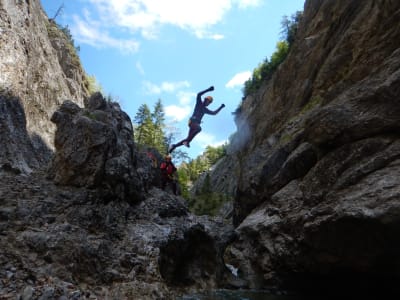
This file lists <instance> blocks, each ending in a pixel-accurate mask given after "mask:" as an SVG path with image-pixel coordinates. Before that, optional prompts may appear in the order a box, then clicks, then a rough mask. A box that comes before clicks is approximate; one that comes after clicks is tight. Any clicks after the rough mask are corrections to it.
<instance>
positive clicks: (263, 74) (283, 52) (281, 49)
mask: <svg viewBox="0 0 400 300" xmlns="http://www.w3.org/2000/svg"><path fill="white" fill-rule="evenodd" d="M301 15H302V13H301V12H297V13H296V14H295V15H294V16H292V18H291V19H289V18H288V17H286V16H285V17H284V19H283V21H282V27H283V29H282V32H281V33H282V34H283V35H284V36H285V38H284V40H282V41H279V42H278V43H277V44H276V50H275V52H274V53H273V54H272V55H271V57H270V59H269V60H268V58H265V59H264V61H263V62H261V63H260V64H259V65H258V66H257V67H256V68H255V69H254V70H253V74H252V76H251V78H250V79H249V80H247V81H246V82H245V83H244V87H243V98H246V97H247V96H248V95H250V94H253V93H255V92H256V91H257V90H258V89H259V88H260V87H261V84H262V83H263V82H265V81H267V80H269V79H270V78H271V77H272V75H273V74H274V72H275V70H276V69H277V68H278V67H279V65H280V64H281V63H282V62H283V61H284V60H285V58H286V56H287V55H288V53H289V50H290V47H291V46H292V44H293V42H294V40H295V36H296V32H297V27H298V22H299V20H300V18H301ZM239 111H240V107H239V108H238V109H237V110H236V113H238V112H239Z"/></svg>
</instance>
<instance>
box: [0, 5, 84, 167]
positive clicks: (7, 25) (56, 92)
mask: <svg viewBox="0 0 400 300" xmlns="http://www.w3.org/2000/svg"><path fill="white" fill-rule="evenodd" d="M87 88H88V83H87V82H86V80H85V73H84V71H83V70H82V67H81V65H80V62H79V58H78V57H77V56H76V53H74V51H73V46H71V45H70V43H69V41H68V39H67V38H66V37H65V35H64V34H63V33H62V32H61V31H60V30H58V29H57V26H56V25H55V24H54V23H53V22H51V21H49V20H48V18H47V16H46V15H45V13H44V12H43V10H42V7H41V5H40V1H39V0H32V1H14V0H2V1H1V2H0V92H2V95H3V96H6V95H12V97H15V98H17V99H19V101H20V103H21V104H22V107H23V111H24V113H25V119H26V130H27V132H28V134H29V135H30V136H31V143H32V146H33V149H36V150H37V151H38V152H39V153H41V155H42V156H47V157H48V156H49V155H48V154H49V151H45V152H43V149H45V148H48V149H50V150H51V149H53V148H54V146H53V139H54V131H55V126H54V124H52V123H51V122H50V117H51V115H52V114H53V112H54V111H55V110H56V108H57V107H58V106H59V105H60V104H61V103H62V102H63V101H64V100H66V99H70V100H72V101H74V102H76V103H77V104H78V105H81V106H82V105H83V99H84V98H85V97H87V96H88V90H87ZM7 114H9V117H10V118H11V119H12V118H13V117H12V111H8V112H7ZM5 126H7V125H5ZM10 126H11V125H10ZM25 150H26V149H24V150H23V151H25ZM29 152H30V151H26V153H29ZM11 154H13V153H11ZM1 157H3V155H1ZM8 159H9V160H10V159H11V160H13V158H12V157H8ZM14 160H15V165H16V166H17V165H18V164H19V163H18V162H19V161H20V158H18V159H17V158H16V157H14ZM27 160H29V161H32V158H28V159H27ZM0 163H1V162H0ZM32 167H34V166H32ZM22 171H24V170H22Z"/></svg>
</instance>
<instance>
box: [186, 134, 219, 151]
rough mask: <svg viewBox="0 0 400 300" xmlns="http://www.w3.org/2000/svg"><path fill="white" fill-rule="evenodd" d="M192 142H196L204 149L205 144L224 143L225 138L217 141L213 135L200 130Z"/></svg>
mask: <svg viewBox="0 0 400 300" xmlns="http://www.w3.org/2000/svg"><path fill="white" fill-rule="evenodd" d="M193 142H196V143H197V144H198V145H199V146H200V147H201V148H202V149H203V150H204V149H205V148H206V147H207V146H212V147H217V146H221V145H223V144H224V143H226V140H223V141H217V139H216V137H215V135H212V134H210V133H206V132H204V131H201V132H200V133H199V134H198V135H196V137H195V139H194V140H193Z"/></svg>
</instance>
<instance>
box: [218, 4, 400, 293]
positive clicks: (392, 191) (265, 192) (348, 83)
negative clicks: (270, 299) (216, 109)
mask: <svg viewBox="0 0 400 300" xmlns="http://www.w3.org/2000/svg"><path fill="white" fill-rule="evenodd" d="M399 16H400V2H398V1H383V0H382V1H372V0H371V1H314V0H309V1H307V2H306V4H305V11H304V16H303V18H302V20H301V22H300V24H299V30H298V34H297V37H296V41H295V43H294V44H293V46H292V48H291V51H290V53H289V55H288V57H287V59H286V60H285V61H284V63H283V64H282V65H281V66H280V67H279V69H278V70H277V71H276V73H275V75H274V76H273V78H272V79H271V80H269V81H268V82H267V83H266V84H265V85H264V86H263V87H262V88H261V89H260V91H259V92H258V93H256V94H254V95H252V96H249V97H247V98H246V99H245V100H244V102H243V105H242V110H241V112H240V114H239V115H238V116H237V125H238V132H239V133H238V134H237V135H236V136H234V137H233V144H234V145H239V146H241V147H238V149H237V151H236V153H233V154H232V155H231V158H232V159H235V160H237V161H238V168H239V169H240V172H239V176H238V178H239V179H238V186H237V194H236V197H235V203H234V223H235V225H236V226H237V229H236V231H237V233H238V240H237V241H236V242H235V243H233V244H232V245H231V246H230V248H229V249H228V251H227V252H226V253H225V259H226V261H228V262H229V263H230V264H232V265H234V266H237V267H239V270H240V271H239V273H240V272H241V274H242V277H243V278H245V279H246V280H248V285H249V286H252V287H265V286H268V284H277V283H283V282H284V283H288V282H290V283H294V282H296V281H298V282H300V280H301V282H302V283H303V284H306V282H307V279H309V283H311V282H312V280H315V278H320V279H322V278H326V279H327V280H326V282H329V280H332V282H334V279H338V278H349V277H348V276H347V277H346V276H344V274H347V275H349V276H350V277H354V278H357V279H363V280H364V279H365V280H367V279H369V280H371V279H373V278H375V279H377V281H376V282H382V280H385V278H387V279H390V278H399V276H400V268H399V265H400V264H399V263H400V256H399V255H398V253H400V252H399V251H400V244H399V242H398V231H399V224H400V213H399V212H400V205H399V201H398V200H399V199H400V184H399V178H400V135H399V132H400V103H399V99H400V42H399V41H400V26H399V22H398V19H399ZM243 132H247V133H248V134H247V135H246V136H243V134H242V133H243ZM243 139H245V140H244V141H243ZM351 274H352V275H351ZM380 279H382V280H380ZM372 281H373V280H372ZM344 282H345V280H343V281H342V283H344ZM361 282H362V280H361ZM364 282H367V281H364ZM364 286H366V285H365V284H364Z"/></svg>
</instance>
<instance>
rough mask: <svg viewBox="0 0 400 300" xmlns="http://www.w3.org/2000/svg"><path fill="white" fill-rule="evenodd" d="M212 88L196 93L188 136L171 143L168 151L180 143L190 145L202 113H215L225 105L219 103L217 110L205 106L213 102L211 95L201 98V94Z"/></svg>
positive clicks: (196, 131) (180, 144) (199, 129)
mask: <svg viewBox="0 0 400 300" xmlns="http://www.w3.org/2000/svg"><path fill="white" fill-rule="evenodd" d="M213 90H214V87H213V86H210V87H209V88H208V89H206V90H204V91H201V92H199V93H198V94H197V97H196V106H195V107H194V111H193V115H192V117H191V118H190V119H189V133H188V136H187V137H186V138H185V139H183V140H182V141H180V142H178V143H176V144H172V145H171V146H170V147H169V150H168V152H169V153H172V151H174V150H175V148H177V147H180V146H182V145H185V146H186V147H190V142H191V141H192V140H193V138H194V137H195V136H196V135H197V134H198V133H199V132H200V131H201V126H200V123H201V119H202V118H203V116H204V114H208V115H216V114H217V113H219V111H220V110H221V109H223V108H224V107H225V104H221V106H220V107H219V108H218V109H217V110H209V109H208V108H207V106H208V105H210V104H211V103H212V102H213V97H211V96H207V97H205V98H204V100H202V99H201V96H203V95H204V94H205V93H207V92H211V91H213Z"/></svg>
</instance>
